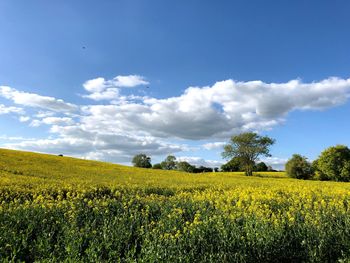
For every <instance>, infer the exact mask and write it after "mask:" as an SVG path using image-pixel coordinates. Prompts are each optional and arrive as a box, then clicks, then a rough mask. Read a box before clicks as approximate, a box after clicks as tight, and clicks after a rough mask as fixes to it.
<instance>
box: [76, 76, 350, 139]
mask: <svg viewBox="0 0 350 263" xmlns="http://www.w3.org/2000/svg"><path fill="white" fill-rule="evenodd" d="M349 94H350V79H339V78H329V79H325V80H323V81H320V82H312V83H302V82H301V81H300V80H292V81H289V82H286V83H264V82H262V81H248V82H236V81H233V80H226V81H220V82H217V83H215V84H214V85H213V86H211V87H209V86H208V87H202V88H200V87H190V88H188V89H187V90H186V91H185V92H184V93H183V94H182V95H180V96H178V97H171V98H167V99H156V98H144V99H143V101H141V102H135V101H133V102H125V103H123V104H122V105H92V106H86V107H84V108H83V111H84V112H85V117H84V118H82V122H83V123H84V124H85V125H87V126H91V128H94V127H95V128H96V129H108V130H125V129H126V130H128V131H130V130H134V131H135V132H140V131H143V132H145V133H148V134H151V135H153V136H156V137H163V138H168V137H173V138H182V139H192V140H199V139H209V138H210V139H212V138H226V137H228V136H230V135H232V134H234V133H238V132H243V131H247V130H255V131H261V130H269V129H271V128H273V127H274V126H276V125H278V124H281V123H283V122H284V121H285V118H286V116H287V114H288V113H289V112H291V111H294V110H322V109H327V108H329V107H334V106H337V105H340V104H343V103H345V102H346V100H347V99H348V98H349Z"/></svg>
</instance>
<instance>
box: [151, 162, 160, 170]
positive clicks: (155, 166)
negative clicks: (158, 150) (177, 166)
mask: <svg viewBox="0 0 350 263" xmlns="http://www.w3.org/2000/svg"><path fill="white" fill-rule="evenodd" d="M152 169H162V166H161V165H160V163H156V164H153V166H152Z"/></svg>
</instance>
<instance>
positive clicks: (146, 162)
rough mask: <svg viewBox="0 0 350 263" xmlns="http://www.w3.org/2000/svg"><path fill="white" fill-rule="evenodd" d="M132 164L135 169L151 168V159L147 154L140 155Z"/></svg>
mask: <svg viewBox="0 0 350 263" xmlns="http://www.w3.org/2000/svg"><path fill="white" fill-rule="evenodd" d="M132 163H133V165H134V167H140V168H151V167H152V164H151V157H148V156H147V155H146V154H143V153H141V154H138V155H135V156H134V158H133V159H132Z"/></svg>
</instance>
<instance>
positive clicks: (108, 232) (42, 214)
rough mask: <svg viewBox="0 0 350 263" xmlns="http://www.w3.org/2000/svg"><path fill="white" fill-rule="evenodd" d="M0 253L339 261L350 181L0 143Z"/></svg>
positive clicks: (348, 253)
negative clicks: (121, 160)
mask: <svg viewBox="0 0 350 263" xmlns="http://www.w3.org/2000/svg"><path fill="white" fill-rule="evenodd" d="M0 233H1V235H0V261H1V262H7V261H13V262H14V261H25V262H34V261H40V262H41V261H44V262H56V261H59V262H60V261H67V262H110V261H112V262H135V261H142V262H189V261H193V262H309V261H310V262H336V261H341V262H347V260H349V259H350V184H349V183H335V182H320V181H303V180H296V179H290V178H287V177H286V176H285V175H284V174H283V173H257V174H255V176H253V177H246V176H244V175H243V174H242V173H205V174H189V173H183V172H177V171H162V170H152V169H139V168H133V167H127V166H122V165H115V164H109V163H103V162H96V161H87V160H81V159H75V158H69V157H59V156H53V155H45V154H37V153H30V152H21V151H13V150H5V149H0Z"/></svg>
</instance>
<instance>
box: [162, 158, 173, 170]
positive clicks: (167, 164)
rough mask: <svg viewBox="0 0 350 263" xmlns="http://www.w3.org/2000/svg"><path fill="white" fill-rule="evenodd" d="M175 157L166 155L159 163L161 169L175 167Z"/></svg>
mask: <svg viewBox="0 0 350 263" xmlns="http://www.w3.org/2000/svg"><path fill="white" fill-rule="evenodd" d="M176 163H177V162H176V157H175V156H173V155H168V156H167V157H166V158H165V160H164V161H163V162H161V163H160V165H161V166H162V169H163V170H175V169H176Z"/></svg>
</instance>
